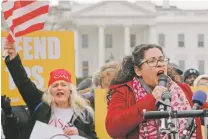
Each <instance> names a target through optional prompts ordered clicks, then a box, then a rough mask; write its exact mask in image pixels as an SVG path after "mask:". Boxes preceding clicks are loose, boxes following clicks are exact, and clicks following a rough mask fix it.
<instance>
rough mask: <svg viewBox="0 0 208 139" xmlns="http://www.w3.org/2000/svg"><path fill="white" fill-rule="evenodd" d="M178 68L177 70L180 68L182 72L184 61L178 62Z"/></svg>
mask: <svg viewBox="0 0 208 139" xmlns="http://www.w3.org/2000/svg"><path fill="white" fill-rule="evenodd" d="M178 66H179V68H180V69H181V70H183V71H184V69H185V61H184V60H179V61H178Z"/></svg>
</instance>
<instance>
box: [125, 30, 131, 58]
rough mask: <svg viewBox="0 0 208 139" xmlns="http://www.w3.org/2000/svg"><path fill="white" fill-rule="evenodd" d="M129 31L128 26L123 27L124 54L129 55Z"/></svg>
mask: <svg viewBox="0 0 208 139" xmlns="http://www.w3.org/2000/svg"><path fill="white" fill-rule="evenodd" d="M130 37H131V33H130V27H129V26H125V27H124V55H125V56H127V55H130V54H131V46H130V45H131V38H130Z"/></svg>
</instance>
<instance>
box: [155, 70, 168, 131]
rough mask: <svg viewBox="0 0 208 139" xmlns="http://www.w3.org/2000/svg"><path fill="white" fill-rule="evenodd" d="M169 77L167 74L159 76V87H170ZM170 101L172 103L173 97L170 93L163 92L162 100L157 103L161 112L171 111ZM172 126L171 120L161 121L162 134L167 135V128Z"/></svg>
mask: <svg viewBox="0 0 208 139" xmlns="http://www.w3.org/2000/svg"><path fill="white" fill-rule="evenodd" d="M167 83H168V77H167V76H166V75H165V74H160V75H159V79H158V86H163V87H168V84H167ZM170 101H171V96H170V93H169V91H168V90H167V91H165V92H163V94H162V96H161V100H160V101H158V103H157V107H158V110H159V111H165V110H166V111H168V112H170V111H171V107H170ZM169 126H170V120H168V119H167V118H166V119H164V118H163V119H161V128H160V132H161V133H162V134H166V133H167V128H169Z"/></svg>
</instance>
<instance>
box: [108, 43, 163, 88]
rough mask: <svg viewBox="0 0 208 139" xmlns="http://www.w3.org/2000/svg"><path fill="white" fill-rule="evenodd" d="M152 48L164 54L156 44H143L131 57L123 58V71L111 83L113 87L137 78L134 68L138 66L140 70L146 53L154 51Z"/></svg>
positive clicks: (136, 48) (137, 47)
mask: <svg viewBox="0 0 208 139" xmlns="http://www.w3.org/2000/svg"><path fill="white" fill-rule="evenodd" d="M152 48H158V49H159V50H160V51H161V52H162V53H163V50H162V48H161V47H160V46H158V45H155V44H141V45H138V46H136V47H135V49H134V50H133V52H132V55H131V56H126V57H124V58H123V62H122V64H121V69H120V71H119V72H118V74H117V77H116V78H115V80H113V81H112V82H111V85H115V84H122V83H125V82H128V81H130V80H132V79H133V77H135V76H136V73H135V71H134V66H137V67H139V68H140V64H141V62H142V60H143V59H144V53H145V51H147V50H149V49H152ZM163 54H164V53H163Z"/></svg>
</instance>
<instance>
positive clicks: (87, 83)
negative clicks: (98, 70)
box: [77, 78, 95, 109]
mask: <svg viewBox="0 0 208 139" xmlns="http://www.w3.org/2000/svg"><path fill="white" fill-rule="evenodd" d="M77 91H78V93H79V94H80V95H81V96H83V97H84V98H85V99H87V100H89V101H90V104H91V106H92V108H93V109H94V108H95V102H94V89H93V87H92V79H91V78H86V79H84V80H83V81H81V83H79V84H78V86H77Z"/></svg>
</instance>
